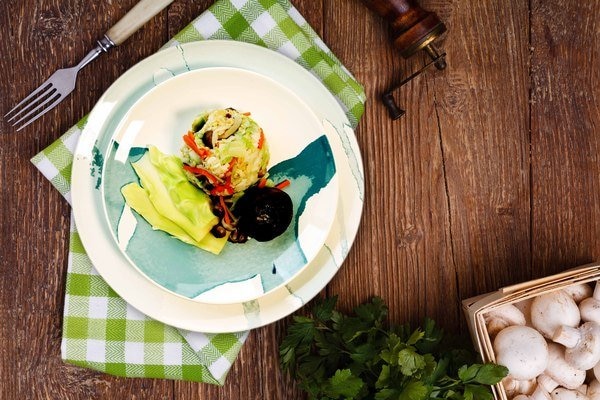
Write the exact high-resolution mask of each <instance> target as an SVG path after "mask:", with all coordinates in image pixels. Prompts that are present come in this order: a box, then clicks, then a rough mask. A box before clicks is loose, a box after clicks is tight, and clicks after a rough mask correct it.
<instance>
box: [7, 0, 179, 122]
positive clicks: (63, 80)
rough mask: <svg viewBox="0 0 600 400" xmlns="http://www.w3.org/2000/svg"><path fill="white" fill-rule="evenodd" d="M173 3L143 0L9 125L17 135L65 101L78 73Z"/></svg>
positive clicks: (14, 113)
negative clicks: (15, 130)
mask: <svg viewBox="0 0 600 400" xmlns="http://www.w3.org/2000/svg"><path fill="white" fill-rule="evenodd" d="M172 2H173V0H141V1H140V2H139V3H137V4H136V5H135V6H134V7H133V8H132V9H131V10H129V12H128V13H127V14H125V16H123V18H121V19H120V20H119V21H118V22H117V23H116V24H115V25H114V26H113V27H112V28H110V29H109V30H108V31H107V32H106V33H105V34H104V36H103V37H102V38H101V39H100V40H98V41H97V45H96V47H95V48H94V49H93V50H91V51H90V52H89V53H88V54H87V55H86V56H85V57H84V58H83V59H82V60H81V61H80V62H79V64H77V65H75V66H74V67H71V68H63V69H59V70H57V71H56V72H55V73H54V74H52V75H51V76H50V78H48V79H47V80H46V81H45V82H44V83H42V84H41V85H40V86H39V87H38V88H37V89H35V90H34V91H33V92H31V94H29V96H27V97H25V98H24V99H23V100H21V102H20V103H19V104H17V105H16V106H15V107H14V108H13V109H12V110H10V111H9V112H7V113H6V114H5V115H4V118H8V119H7V122H12V126H17V125H19V127H18V128H17V131H20V130H21V129H23V128H25V127H26V126H27V125H29V124H31V123H32V122H33V121H35V120H36V119H38V118H39V117H41V116H42V115H44V114H45V113H46V112H48V111H49V110H51V109H52V108H53V107H54V106H56V105H57V104H58V103H60V102H61V101H63V100H64V99H65V98H66V97H67V95H69V93H71V92H72V91H73V89H75V82H76V80H77V73H78V72H79V71H80V70H81V69H83V67H85V66H86V65H88V64H89V63H91V62H92V61H94V60H95V59H96V58H98V57H99V56H100V55H101V54H103V53H106V52H108V51H109V50H110V49H111V48H112V47H114V46H118V45H120V44H121V43H123V42H124V41H125V40H127V38H129V37H130V36H131V35H132V34H133V33H134V32H135V31H137V30H138V29H139V28H140V27H141V26H142V25H144V24H145V23H146V22H148V21H149V20H150V19H151V18H152V17H154V16H155V15H156V14H158V13H159V12H160V11H162V10H163V9H164V8H165V7H166V6H168V5H169V4H171V3H172Z"/></svg>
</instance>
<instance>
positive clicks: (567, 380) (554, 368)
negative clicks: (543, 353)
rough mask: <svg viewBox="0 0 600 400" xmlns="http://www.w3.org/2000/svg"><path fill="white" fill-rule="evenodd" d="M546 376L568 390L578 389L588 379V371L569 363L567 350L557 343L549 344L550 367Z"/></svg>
mask: <svg viewBox="0 0 600 400" xmlns="http://www.w3.org/2000/svg"><path fill="white" fill-rule="evenodd" d="M545 374H546V375H548V376H550V377H551V378H552V379H553V380H554V381H556V383H558V384H559V385H560V386H563V387H565V388H567V389H577V388H578V387H579V386H581V385H583V382H584V381H585V378H586V371H584V370H580V369H577V368H574V367H573V366H571V365H570V364H569V363H567V361H566V360H565V348H564V347H563V346H561V345H559V344H556V343H548V367H547V368H546V371H545Z"/></svg>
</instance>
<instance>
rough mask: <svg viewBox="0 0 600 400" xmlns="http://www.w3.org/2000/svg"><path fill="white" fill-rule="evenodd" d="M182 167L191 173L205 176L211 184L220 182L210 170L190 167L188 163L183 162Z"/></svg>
mask: <svg viewBox="0 0 600 400" xmlns="http://www.w3.org/2000/svg"><path fill="white" fill-rule="evenodd" d="M183 169H185V170H186V171H187V172H190V173H192V174H194V175H202V176H205V177H206V179H208V181H209V182H210V183H211V184H213V185H216V184H218V183H221V180H220V179H219V178H217V177H216V176H215V175H213V174H211V173H210V172H208V171H207V170H205V169H204V168H198V167H192V166H190V165H187V164H184V165H183Z"/></svg>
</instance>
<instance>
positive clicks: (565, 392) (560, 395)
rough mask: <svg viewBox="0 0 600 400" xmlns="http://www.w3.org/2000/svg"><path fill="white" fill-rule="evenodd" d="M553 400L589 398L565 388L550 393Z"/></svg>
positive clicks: (581, 399)
mask: <svg viewBox="0 0 600 400" xmlns="http://www.w3.org/2000/svg"><path fill="white" fill-rule="evenodd" d="M550 396H551V397H552V400H588V399H589V397H588V396H586V395H585V394H583V393H580V392H578V391H577V390H570V389H565V388H558V389H554V390H553V391H552V393H550Z"/></svg>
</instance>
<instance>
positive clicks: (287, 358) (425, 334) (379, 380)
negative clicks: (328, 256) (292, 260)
mask: <svg viewBox="0 0 600 400" xmlns="http://www.w3.org/2000/svg"><path fill="white" fill-rule="evenodd" d="M336 302H337V297H332V298H329V299H325V300H323V301H321V302H318V303H317V304H316V305H315V307H314V309H313V311H312V317H304V316H295V317H294V323H293V324H291V325H290V326H289V328H288V332H287V336H286V337H285V338H284V340H283V342H282V343H281V346H280V349H279V350H280V356H281V366H282V368H283V369H284V370H285V371H287V372H288V373H289V374H290V375H291V376H292V377H293V378H294V379H296V380H297V381H298V383H299V385H300V387H301V388H302V389H303V390H304V391H306V392H307V393H308V394H309V398H310V399H318V400H339V399H348V400H359V399H374V400H426V399H451V400H491V399H492V397H493V396H492V393H491V390H490V386H489V385H493V384H495V383H498V382H499V381H500V380H501V379H502V378H503V377H505V376H506V375H507V373H508V370H507V369H506V368H505V367H503V366H499V365H495V364H477V363H474V361H475V358H474V356H473V354H472V352H469V351H467V350H463V349H460V348H455V347H454V346H452V345H449V344H447V343H445V342H443V332H442V331H441V330H440V329H439V328H438V327H436V326H435V323H434V322H433V321H432V320H431V319H426V320H425V322H424V324H423V327H422V328H418V329H416V330H412V329H411V328H410V327H409V326H408V325H401V326H391V327H389V326H387V325H386V317H387V311H388V310H387V307H386V305H385V304H384V303H383V301H382V300H381V299H380V298H374V299H372V300H371V301H370V302H368V303H365V304H362V305H359V306H358V307H356V308H355V309H354V315H345V314H342V313H340V312H338V311H336V310H334V308H335V305H336Z"/></svg>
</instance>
